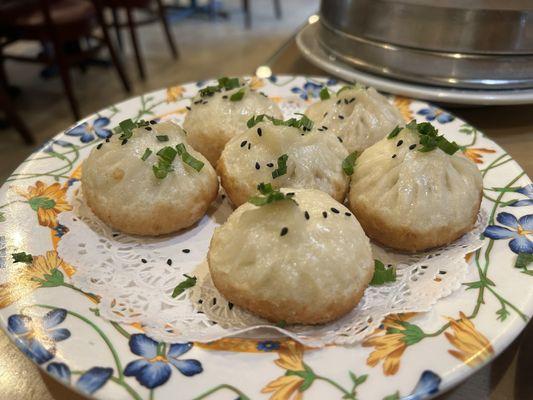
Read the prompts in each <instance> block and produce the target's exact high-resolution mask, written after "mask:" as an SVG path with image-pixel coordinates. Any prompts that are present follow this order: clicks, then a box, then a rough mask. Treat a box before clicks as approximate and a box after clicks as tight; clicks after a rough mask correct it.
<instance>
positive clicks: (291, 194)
mask: <svg viewBox="0 0 533 400" xmlns="http://www.w3.org/2000/svg"><path fill="white" fill-rule="evenodd" d="M295 194H296V193H294V192H288V193H287V194H286V195H285V196H289V197H291V196H294V195H295Z"/></svg>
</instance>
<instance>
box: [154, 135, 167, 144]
mask: <svg viewBox="0 0 533 400" xmlns="http://www.w3.org/2000/svg"><path fill="white" fill-rule="evenodd" d="M156 138H157V140H159V141H160V142H168V136H167V135H157V136H156Z"/></svg>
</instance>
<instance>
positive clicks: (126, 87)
mask: <svg viewBox="0 0 533 400" xmlns="http://www.w3.org/2000/svg"><path fill="white" fill-rule="evenodd" d="M93 4H94V5H95V8H96V17H97V19H98V24H99V25H100V29H101V31H102V36H103V39H104V43H105V44H106V46H107V50H108V51H109V55H110V56H111V61H113V65H114V66H115V69H116V71H117V73H118V76H119V78H120V80H121V82H122V86H124V90H125V91H126V92H128V93H129V92H130V91H131V87H130V81H129V80H128V76H127V75H126V71H124V68H123V67H122V63H121V62H120V59H119V58H118V56H117V53H116V52H115V48H114V46H113V43H111V39H110V38H109V32H108V30H107V26H106V24H105V20H104V14H103V12H102V5H101V3H100V0H93Z"/></svg>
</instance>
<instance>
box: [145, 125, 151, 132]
mask: <svg viewBox="0 0 533 400" xmlns="http://www.w3.org/2000/svg"><path fill="white" fill-rule="evenodd" d="M144 129H146V130H147V131H151V130H152V128H150V127H149V126H147V127H146V128H144Z"/></svg>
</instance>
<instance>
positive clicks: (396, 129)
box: [387, 125, 402, 139]
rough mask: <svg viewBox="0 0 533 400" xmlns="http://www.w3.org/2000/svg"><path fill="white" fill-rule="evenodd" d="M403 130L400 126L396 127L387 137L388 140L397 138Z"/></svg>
mask: <svg viewBox="0 0 533 400" xmlns="http://www.w3.org/2000/svg"><path fill="white" fill-rule="evenodd" d="M401 130H402V128H400V127H399V126H398V125H396V127H395V128H394V129H393V130H392V131H391V133H389V135H388V136H387V139H392V138H395V137H396V136H398V133H400V131H401Z"/></svg>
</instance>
